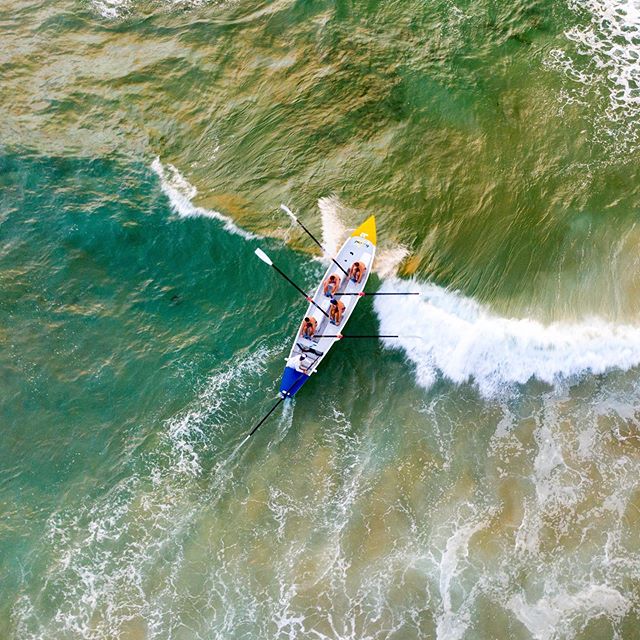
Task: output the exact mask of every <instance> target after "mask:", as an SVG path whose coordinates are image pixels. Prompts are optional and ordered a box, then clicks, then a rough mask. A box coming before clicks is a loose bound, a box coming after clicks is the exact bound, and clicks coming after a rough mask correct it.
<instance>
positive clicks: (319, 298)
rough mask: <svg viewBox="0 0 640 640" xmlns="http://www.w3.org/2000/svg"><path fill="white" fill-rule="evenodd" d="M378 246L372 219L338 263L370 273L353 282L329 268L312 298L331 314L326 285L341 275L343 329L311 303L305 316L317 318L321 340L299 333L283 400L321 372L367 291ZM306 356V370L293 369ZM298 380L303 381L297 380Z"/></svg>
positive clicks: (282, 389)
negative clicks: (358, 265)
mask: <svg viewBox="0 0 640 640" xmlns="http://www.w3.org/2000/svg"><path fill="white" fill-rule="evenodd" d="M375 243H376V228H375V218H374V217H373V216H371V217H370V218H369V219H368V220H367V221H365V222H364V223H363V224H362V225H361V226H360V227H358V228H357V229H356V230H355V231H354V233H353V234H352V235H351V236H350V237H349V238H348V239H347V241H346V242H345V243H344V245H343V246H342V248H341V249H340V251H339V252H338V254H337V255H336V257H335V261H336V262H337V263H338V264H339V265H340V266H341V267H342V268H343V269H345V271H347V272H348V271H349V269H350V267H351V265H352V264H353V262H354V261H356V260H358V261H360V262H361V263H363V264H364V265H365V266H366V271H365V273H364V276H363V277H362V279H361V281H360V282H353V281H351V280H350V279H349V278H347V277H346V276H345V274H344V273H343V272H342V271H341V270H340V267H337V266H336V265H335V264H334V263H332V264H331V265H330V266H329V268H328V269H327V271H326V273H325V274H324V276H323V278H322V281H321V282H320V285H319V286H318V288H317V289H316V292H315V294H314V295H313V297H312V299H313V301H314V302H315V303H316V304H317V305H318V306H320V307H321V308H322V309H324V311H325V312H327V313H328V311H329V298H328V297H326V296H325V295H324V291H323V283H324V282H325V280H326V279H327V278H328V277H329V276H330V275H332V274H335V275H337V276H338V277H339V278H340V280H341V282H340V288H339V290H338V291H337V292H336V294H335V295H336V297H337V298H340V299H341V300H342V302H343V303H344V304H345V311H344V315H343V320H342V322H341V323H340V325H339V326H336V325H333V324H331V323H330V322H329V321H328V320H327V317H326V316H325V315H324V314H323V313H322V312H321V311H319V310H318V308H317V307H316V306H315V305H314V304H310V305H309V306H308V307H307V311H306V313H305V316H313V317H314V318H315V319H316V321H317V327H318V328H317V332H316V333H317V334H318V335H319V336H321V337H320V338H312V339H307V338H304V337H303V336H301V335H300V329H298V334H297V335H296V338H295V340H294V341H293V345H292V347H291V351H290V353H289V358H287V367H286V368H285V370H284V373H283V375H282V381H281V383H280V395H281V396H282V397H287V398H288V397H293V396H294V395H295V394H296V393H297V392H298V391H299V390H300V389H301V387H302V386H303V385H304V383H305V382H306V381H307V380H308V379H309V377H310V375H311V374H312V373H315V372H316V371H317V369H318V366H319V364H320V362H321V361H322V360H323V359H324V357H325V356H326V355H327V353H328V351H329V350H330V349H331V347H332V346H333V345H334V344H335V343H336V342H337V340H338V339H339V338H338V337H337V336H339V334H340V332H341V331H342V329H343V327H344V325H345V324H346V323H347V321H348V320H349V318H350V317H351V314H352V313H353V311H354V309H355V306H356V304H357V303H358V300H359V299H360V298H359V295H358V294H360V293H362V292H363V291H364V287H365V285H366V283H367V280H368V278H369V274H370V272H371V269H372V265H373V260H374V257H375V251H376V244H375ZM345 294H349V295H345ZM323 336H324V337H323ZM302 354H304V355H305V356H306V358H305V362H306V363H307V366H306V368H305V369H304V370H300V369H298V368H295V369H294V368H293V367H291V366H289V365H290V363H291V362H292V361H294V362H295V358H297V357H299V356H300V355H302ZM298 377H299V380H298V379H297V378H298Z"/></svg>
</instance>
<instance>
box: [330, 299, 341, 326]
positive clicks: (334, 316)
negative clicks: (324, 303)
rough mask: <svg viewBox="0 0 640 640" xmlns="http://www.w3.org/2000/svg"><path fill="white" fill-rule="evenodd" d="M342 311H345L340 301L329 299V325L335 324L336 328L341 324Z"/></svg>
mask: <svg viewBox="0 0 640 640" xmlns="http://www.w3.org/2000/svg"><path fill="white" fill-rule="evenodd" d="M344 309H345V306H344V302H342V300H336V299H335V298H331V301H330V305H329V320H330V322H331V324H335V325H336V326H337V325H339V324H340V323H341V322H342V316H343V314H344Z"/></svg>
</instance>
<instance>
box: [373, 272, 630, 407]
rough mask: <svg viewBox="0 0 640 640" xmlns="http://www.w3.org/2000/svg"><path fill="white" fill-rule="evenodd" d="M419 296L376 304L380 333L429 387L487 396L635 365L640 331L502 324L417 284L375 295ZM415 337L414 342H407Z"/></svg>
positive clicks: (387, 287)
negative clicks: (438, 384)
mask: <svg viewBox="0 0 640 640" xmlns="http://www.w3.org/2000/svg"><path fill="white" fill-rule="evenodd" d="M416 290H419V291H421V293H422V295H421V296H407V297H406V298H405V297H397V296H380V297H377V298H376V300H375V309H376V313H377V315H378V317H379V320H380V332H381V333H383V334H384V333H391V334H399V335H401V336H405V338H400V339H396V340H387V341H386V345H387V346H389V347H400V348H402V349H403V350H404V351H405V352H406V354H407V356H408V358H409V359H410V360H411V361H412V362H413V363H414V364H415V366H416V376H417V381H418V383H419V384H420V385H422V386H424V387H425V388H427V389H428V388H429V387H431V385H433V383H434V382H435V381H436V379H437V377H438V376H439V375H442V376H444V377H445V378H447V379H449V380H451V381H453V382H455V383H465V382H470V381H473V382H474V383H475V384H476V385H477V386H478V388H479V390H480V392H481V393H482V394H483V395H485V396H493V395H496V394H497V393H499V392H501V391H503V390H506V389H508V388H509V387H511V386H513V385H514V384H524V383H526V382H527V381H528V380H530V379H531V378H536V379H538V380H541V381H543V382H546V383H549V384H556V383H558V382H560V381H563V380H569V381H570V380H571V378H574V377H576V376H580V375H582V374H585V373H591V374H601V373H604V372H606V371H609V370H611V369H622V370H627V369H630V368H631V367H635V366H637V365H638V364H640V327H634V326H630V325H615V324H611V323H606V322H603V321H601V320H598V319H593V320H585V321H584V322H580V323H575V324H568V323H553V324H550V325H543V324H541V323H540V322H536V321H534V320H529V319H513V318H501V317H499V316H496V315H493V314H491V313H490V312H489V311H488V310H486V309H484V308H483V307H482V306H480V305H479V304H477V303H476V302H474V301H473V300H471V299H469V298H465V297H463V296H462V295H459V294H457V293H452V292H450V291H447V290H445V289H442V288H441V287H438V286H435V285H430V284H420V283H417V282H415V281H401V280H398V279H391V280H387V281H385V282H384V283H383V286H382V288H381V291H404V292H406V291H416ZM415 334H418V335H419V336H420V338H421V339H419V340H417V339H414V338H411V337H409V336H414V335H415Z"/></svg>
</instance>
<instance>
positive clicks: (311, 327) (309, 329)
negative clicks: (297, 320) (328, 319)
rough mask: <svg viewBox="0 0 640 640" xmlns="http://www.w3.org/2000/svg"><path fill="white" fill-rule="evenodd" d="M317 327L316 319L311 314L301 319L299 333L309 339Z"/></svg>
mask: <svg viewBox="0 0 640 640" xmlns="http://www.w3.org/2000/svg"><path fill="white" fill-rule="evenodd" d="M317 328H318V321H317V320H316V319H315V318H314V317H313V316H309V317H306V318H305V319H304V320H303V321H302V327H301V328H300V335H301V336H302V337H303V338H309V339H311V338H313V334H314V333H315V332H316V329H317Z"/></svg>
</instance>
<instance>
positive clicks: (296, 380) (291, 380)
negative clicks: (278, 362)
mask: <svg viewBox="0 0 640 640" xmlns="http://www.w3.org/2000/svg"><path fill="white" fill-rule="evenodd" d="M308 379H309V376H308V375H307V374H306V373H302V371H296V370H295V369H292V368H291V367H285V369H284V373H283V374H282V381H281V382H280V395H281V396H282V397H283V398H293V396H295V395H296V393H298V391H300V388H301V387H302V385H303V384H304V383H305V382H306V381H307V380H308Z"/></svg>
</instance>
